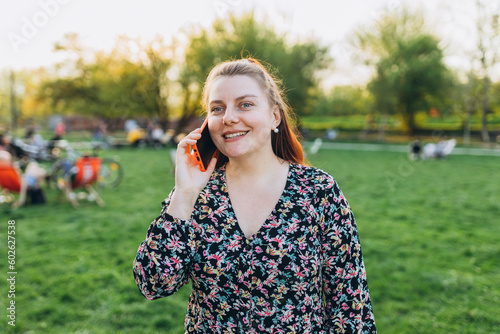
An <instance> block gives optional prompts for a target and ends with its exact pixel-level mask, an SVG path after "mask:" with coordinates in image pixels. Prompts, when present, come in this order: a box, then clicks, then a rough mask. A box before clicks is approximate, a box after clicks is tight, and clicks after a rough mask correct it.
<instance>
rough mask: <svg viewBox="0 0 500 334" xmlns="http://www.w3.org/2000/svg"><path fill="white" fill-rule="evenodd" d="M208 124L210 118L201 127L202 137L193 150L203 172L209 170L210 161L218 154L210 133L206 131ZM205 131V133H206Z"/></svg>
mask: <svg viewBox="0 0 500 334" xmlns="http://www.w3.org/2000/svg"><path fill="white" fill-rule="evenodd" d="M207 124H208V118H206V119H205V121H204V122H203V124H202V126H201V133H202V137H201V138H200V139H198V141H197V143H196V144H194V145H193V146H192V147H191V148H192V150H193V154H194V155H195V157H196V162H197V163H198V167H199V168H200V170H201V171H202V172H205V171H206V170H207V167H208V165H209V164H210V161H211V160H212V158H213V157H214V156H215V153H216V152H217V148H216V147H215V144H214V143H213V141H212V138H211V137H210V133H209V132H208V131H207V130H208V128H207V129H206V130H205V128H206V127H207ZM204 130H205V131H204Z"/></svg>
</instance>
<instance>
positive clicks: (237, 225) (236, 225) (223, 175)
mask: <svg viewBox="0 0 500 334" xmlns="http://www.w3.org/2000/svg"><path fill="white" fill-rule="evenodd" d="M292 168H294V164H293V163H289V165H288V172H287V175H286V182H285V187H284V188H283V191H282V192H281V195H280V197H279V198H278V200H277V201H276V204H275V205H274V207H273V209H272V210H271V212H269V214H268V215H267V217H266V219H265V220H264V222H263V223H262V225H261V226H260V227H259V229H258V230H257V231H256V232H255V233H254V234H252V235H251V236H249V237H247V236H246V235H245V232H243V229H242V228H241V226H240V223H239V220H238V216H236V211H235V210H234V207H233V203H232V202H231V197H230V196H229V188H228V186H227V178H226V167H225V166H224V169H223V170H222V171H223V173H222V174H221V177H222V182H223V185H224V189H225V190H224V191H225V192H226V194H227V202H228V206H227V208H228V210H230V211H231V213H232V214H233V217H234V221H233V223H234V225H235V227H236V229H238V231H239V232H240V233H241V236H242V238H244V239H245V240H248V241H251V240H254V239H255V238H256V237H257V236H258V235H259V234H260V233H261V232H262V230H263V228H264V226H265V225H266V224H267V222H268V221H269V219H270V218H271V217H272V216H273V215H275V213H276V212H277V211H278V208H279V207H280V206H281V203H282V202H283V198H284V196H285V194H286V193H287V192H288V188H290V185H291V178H292Z"/></svg>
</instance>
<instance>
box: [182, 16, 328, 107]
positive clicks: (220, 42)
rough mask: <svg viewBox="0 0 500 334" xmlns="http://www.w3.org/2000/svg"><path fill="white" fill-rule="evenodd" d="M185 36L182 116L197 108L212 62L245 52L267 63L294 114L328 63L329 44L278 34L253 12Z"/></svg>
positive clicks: (307, 102)
mask: <svg viewBox="0 0 500 334" xmlns="http://www.w3.org/2000/svg"><path fill="white" fill-rule="evenodd" d="M188 36H189V43H188V44H189V45H188V47H187V48H186V50H185V56H184V63H183V66H182V69H181V72H180V75H179V80H178V82H179V84H180V85H181V87H182V91H183V94H182V95H183V111H184V115H185V116H186V115H187V116H190V115H193V114H195V113H197V112H198V111H199V110H200V98H201V91H202V88H203V87H202V84H203V82H204V81H205V79H206V77H207V75H208V73H209V72H210V70H211V69H212V68H213V66H214V65H216V64H217V63H219V62H222V61H225V60H230V59H239V58H242V57H246V56H251V57H254V58H257V59H259V60H261V61H263V62H264V63H267V64H269V65H271V67H272V68H274V69H275V70H276V72H277V73H279V78H280V79H281V80H282V81H283V86H284V87H285V88H286V94H287V97H288V99H289V101H290V105H291V106H292V108H293V109H295V110H296V112H297V113H298V114H299V115H301V114H307V113H310V112H311V104H310V102H311V99H313V98H314V94H313V90H314V88H315V87H316V86H317V85H318V81H319V79H318V77H317V73H318V72H319V71H320V70H322V69H325V68H326V67H328V66H329V65H330V64H331V62H332V59H331V58H330V57H329V56H328V48H327V47H323V46H321V45H320V44H319V42H318V41H316V40H315V39H308V40H306V41H303V42H290V41H289V40H288V38H287V35H286V34H279V33H277V32H276V31H275V29H274V27H272V26H271V25H269V24H267V23H266V22H265V21H264V20H262V21H259V20H257V19H256V18H255V16H254V14H253V13H250V14H245V15H243V16H235V15H231V16H230V17H229V19H227V18H226V19H219V20H216V21H215V22H214V23H213V25H212V26H211V27H210V28H208V29H199V30H198V31H191V32H188ZM277 73H274V74H277Z"/></svg>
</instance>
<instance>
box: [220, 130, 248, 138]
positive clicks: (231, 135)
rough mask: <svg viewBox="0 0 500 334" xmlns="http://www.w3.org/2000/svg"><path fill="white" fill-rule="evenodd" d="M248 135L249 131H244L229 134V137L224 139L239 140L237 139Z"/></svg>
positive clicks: (226, 136) (225, 136)
mask: <svg viewBox="0 0 500 334" xmlns="http://www.w3.org/2000/svg"><path fill="white" fill-rule="evenodd" d="M247 133H248V131H242V132H235V133H229V134H227V135H224V138H226V139H232V138H237V137H241V136H244V135H246V134H247Z"/></svg>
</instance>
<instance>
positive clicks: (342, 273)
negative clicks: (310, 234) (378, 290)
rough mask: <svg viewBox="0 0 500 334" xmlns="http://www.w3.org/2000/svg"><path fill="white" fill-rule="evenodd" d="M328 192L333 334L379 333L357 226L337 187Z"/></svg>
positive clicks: (326, 281)
mask: <svg viewBox="0 0 500 334" xmlns="http://www.w3.org/2000/svg"><path fill="white" fill-rule="evenodd" d="M330 185H331V187H330V189H329V191H326V192H325V193H326V195H325V196H326V198H324V199H323V201H322V203H323V205H324V207H323V209H324V214H325V221H324V228H323V242H322V244H323V254H324V268H323V291H324V294H325V302H326V304H325V307H326V314H327V317H328V319H327V321H328V323H329V325H330V330H331V332H332V333H376V332H377V330H376V327H375V319H374V316H373V309H372V305H371V300H370V293H369V291H368V283H367V280H366V271H365V265H364V263H363V257H362V254H361V245H360V243H359V237H358V232H357V229H356V222H355V220H354V215H353V214H352V211H351V208H350V207H349V204H348V203H347V200H346V199H345V197H344V195H343V194H342V191H341V190H340V188H339V187H338V185H337V183H336V182H335V181H333V180H332V182H331V184H330Z"/></svg>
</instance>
